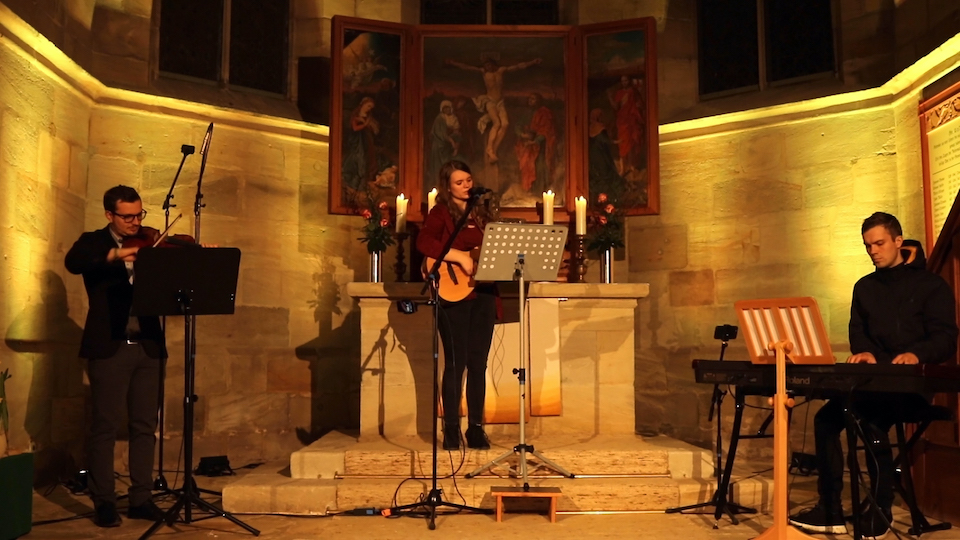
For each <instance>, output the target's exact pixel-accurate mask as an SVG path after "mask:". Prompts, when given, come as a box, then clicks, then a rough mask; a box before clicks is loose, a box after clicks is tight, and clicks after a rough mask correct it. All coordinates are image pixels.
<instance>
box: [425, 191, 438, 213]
mask: <svg viewBox="0 0 960 540" xmlns="http://www.w3.org/2000/svg"><path fill="white" fill-rule="evenodd" d="M436 204H437V188H433V189H431V190H430V193H427V212H428V213H429V212H430V211H431V210H433V207H434V206H435V205H436Z"/></svg>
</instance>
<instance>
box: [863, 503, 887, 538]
mask: <svg viewBox="0 0 960 540" xmlns="http://www.w3.org/2000/svg"><path fill="white" fill-rule="evenodd" d="M891 523H893V515H892V514H891V513H890V510H880V509H879V508H877V507H876V506H873V505H870V506H869V507H867V509H866V510H864V512H863V514H861V515H860V534H861V535H862V536H863V540H879V539H880V538H883V537H884V536H886V535H887V533H889V532H890V524H891Z"/></svg>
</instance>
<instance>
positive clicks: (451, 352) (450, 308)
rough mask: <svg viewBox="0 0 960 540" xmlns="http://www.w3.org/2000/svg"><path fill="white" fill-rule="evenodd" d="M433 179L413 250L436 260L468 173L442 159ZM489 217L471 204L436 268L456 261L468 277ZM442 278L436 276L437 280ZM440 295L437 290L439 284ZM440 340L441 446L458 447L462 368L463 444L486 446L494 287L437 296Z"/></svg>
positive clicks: (462, 206) (459, 210)
mask: <svg viewBox="0 0 960 540" xmlns="http://www.w3.org/2000/svg"><path fill="white" fill-rule="evenodd" d="M438 177H439V178H438V182H437V204H436V205H435V206H434V207H433V209H432V210H431V211H430V214H429V215H428V216H427V219H426V220H425V221H424V223H423V230H422V231H421V232H420V234H419V236H418V237H417V249H418V250H420V252H421V253H422V254H423V255H425V256H426V257H429V258H432V259H436V258H438V257H440V254H441V251H442V250H443V247H444V245H445V244H446V242H447V240H448V239H449V238H450V235H451V234H453V229H454V227H455V224H456V223H457V221H458V220H459V219H460V217H461V216H463V213H464V212H465V211H466V209H467V201H468V200H469V198H470V188H472V187H473V177H472V176H471V174H470V168H469V167H468V166H467V164H466V163H464V162H462V161H456V160H454V161H448V162H447V163H444V164H443V165H442V166H441V167H440V173H439V175H438ZM490 221H493V216H492V215H491V212H490V210H489V209H488V208H487V207H486V206H485V205H482V204H478V205H476V206H474V207H473V209H472V210H471V212H470V217H469V218H468V219H467V222H466V224H465V225H464V227H463V229H461V230H460V232H459V234H457V236H456V238H455V239H454V241H453V244H452V246H451V249H450V251H449V252H448V253H447V254H446V255H445V256H444V257H443V261H444V262H443V263H441V265H440V272H441V273H443V272H448V273H451V272H452V268H450V267H448V265H449V266H453V265H457V266H459V267H460V268H462V270H463V272H464V273H465V274H466V275H468V276H471V275H473V273H474V270H475V262H474V259H473V257H472V256H471V251H474V250H476V249H478V248H479V247H480V245H481V243H482V242H483V228H484V227H485V226H486V224H487V223H489V222H490ZM441 281H442V280H441ZM440 294H441V295H442V294H443V288H442V284H441V290H440ZM439 304H440V310H439V320H438V321H437V325H438V326H439V328H440V338H441V340H442V341H443V356H444V369H443V383H442V400H443V449H444V450H457V449H459V448H460V394H461V389H462V385H463V372H464V370H466V372H467V422H468V424H467V433H466V440H467V446H468V447H470V448H476V449H481V450H486V449H488V448H490V441H489V440H488V439H487V435H486V433H484V431H483V401H484V397H485V394H486V377H485V373H486V370H487V353H488V352H489V351H490V341H491V339H492V338H493V324H494V321H495V320H496V317H497V298H496V286H495V285H493V284H478V285H477V287H476V288H475V289H474V290H472V291H471V292H470V293H469V294H468V295H467V296H466V297H465V298H463V299H462V300H459V301H457V302H450V301H447V300H444V299H443V298H441V299H440V302H439Z"/></svg>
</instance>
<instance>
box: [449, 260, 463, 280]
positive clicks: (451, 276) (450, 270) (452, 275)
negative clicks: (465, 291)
mask: <svg viewBox="0 0 960 540" xmlns="http://www.w3.org/2000/svg"><path fill="white" fill-rule="evenodd" d="M447 273H448V274H450V280H451V281H453V284H454V285H459V284H460V282H459V281H457V273H456V272H454V271H453V263H451V262H447Z"/></svg>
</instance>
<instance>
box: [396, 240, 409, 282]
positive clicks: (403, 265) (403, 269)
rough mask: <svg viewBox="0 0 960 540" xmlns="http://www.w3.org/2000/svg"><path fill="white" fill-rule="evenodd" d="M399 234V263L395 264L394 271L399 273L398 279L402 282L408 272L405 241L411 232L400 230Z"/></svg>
mask: <svg viewBox="0 0 960 540" xmlns="http://www.w3.org/2000/svg"><path fill="white" fill-rule="evenodd" d="M396 234H397V264H395V265H394V267H393V270H394V273H396V274H397V281H398V282H402V281H403V276H404V275H406V273H407V262H406V257H405V255H404V251H403V243H404V241H406V239H407V237H409V236H410V233H407V232H399V233H396Z"/></svg>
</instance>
